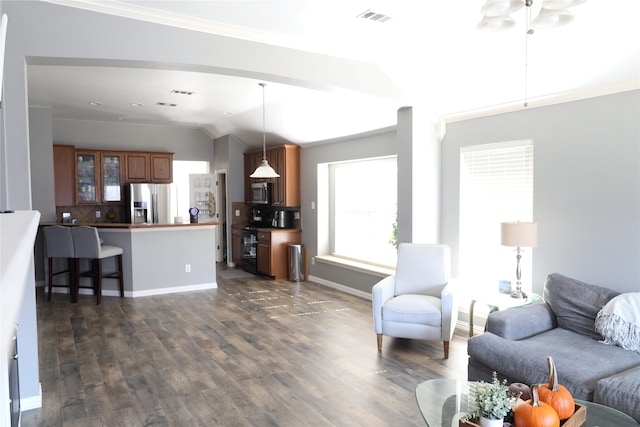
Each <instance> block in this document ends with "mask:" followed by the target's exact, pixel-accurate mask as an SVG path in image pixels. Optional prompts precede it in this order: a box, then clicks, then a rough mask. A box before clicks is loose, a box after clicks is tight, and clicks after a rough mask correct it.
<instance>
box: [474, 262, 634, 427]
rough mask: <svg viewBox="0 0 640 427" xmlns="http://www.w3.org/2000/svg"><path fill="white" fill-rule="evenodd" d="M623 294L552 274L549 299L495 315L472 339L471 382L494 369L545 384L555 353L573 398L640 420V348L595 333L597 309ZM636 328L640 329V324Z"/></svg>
mask: <svg viewBox="0 0 640 427" xmlns="http://www.w3.org/2000/svg"><path fill="white" fill-rule="evenodd" d="M618 295H619V293H618V292H616V291H613V290H611V289H607V288H604V287H599V286H594V285H590V284H587V283H584V282H581V281H579V280H575V279H571V278H568V277H565V276H562V275H560V274H557V273H554V274H550V275H549V276H548V277H547V279H546V281H545V287H544V292H543V297H544V302H542V303H539V304H532V305H527V306H522V307H518V308H513V309H509V310H504V311H498V312H494V313H491V314H490V315H489V317H488V319H487V327H486V332H485V333H483V334H481V335H478V336H475V337H472V338H470V339H469V343H468V354H469V366H468V375H469V380H470V381H478V380H483V381H487V382H489V381H491V378H492V374H493V372H494V371H495V372H496V373H497V374H498V377H499V378H502V379H507V381H508V382H510V383H511V382H520V383H524V384H528V385H531V384H536V383H546V382H548V379H549V368H548V366H547V356H552V357H553V360H554V362H555V365H556V368H557V371H558V379H559V382H560V384H562V385H564V386H565V387H567V388H568V389H569V391H570V392H571V393H572V394H573V396H574V398H576V399H582V400H587V401H593V402H596V403H601V404H603V405H606V406H609V407H612V408H615V409H617V410H619V411H621V412H624V413H626V414H628V415H630V416H631V417H633V418H634V419H635V420H636V421H638V422H640V353H639V352H637V351H632V350H625V349H624V348H622V347H620V346H618V345H612V344H606V343H605V342H603V341H604V339H605V338H603V336H601V335H600V334H599V333H598V332H597V331H596V317H597V316H598V312H600V310H601V309H602V308H603V307H604V306H605V305H607V303H608V302H609V301H611V300H612V299H614V297H616V296H618ZM627 295H632V294H627ZM619 299H620V298H617V300H619ZM612 304H613V303H612ZM610 305H611V304H610ZM636 327H637V329H635V328H636ZM631 328H634V331H636V333H637V331H638V330H640V325H638V324H637V322H636V324H635V325H634V324H633V323H632V324H630V325H629V329H631ZM635 337H636V338H637V335H635ZM625 346H626V345H625ZM637 348H638V347H636V349H637Z"/></svg>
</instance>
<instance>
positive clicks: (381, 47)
mask: <svg viewBox="0 0 640 427" xmlns="http://www.w3.org/2000/svg"><path fill="white" fill-rule="evenodd" d="M45 1H48V2H50V3H56V4H59V5H64V6H69V7H79V8H83V9H89V10H93V11H96V12H100V13H109V14H115V15H121V16H125V17H130V18H135V19H140V20H146V21H150V22H155V23H161V24H166V25H172V26H177V27H182V28H187V29H193V30H196V31H200V32H208V33H213V34H219V35H224V36H229V37H234V38H240V39H245V40H251V41H257V42H261V43H267V44H273V45H276V46H281V47H286V48H291V49H296V50H302V51H309V52H314V53H319V54H323V55H328V56H332V57H338V58H347V59H351V60H355V61H361V62H363V63H368V64H373V65H375V66H376V67H377V68H379V70H380V71H381V72H382V73H384V75H385V76H387V77H388V79H389V80H390V81H391V82H392V83H393V85H395V87H396V88H397V89H398V91H397V94H395V95H393V96H376V95H375V94H372V93H364V92H363V91H362V90H360V89H358V88H360V87H361V85H362V81H363V79H366V76H363V75H359V74H358V73H353V75H349V76H347V77H348V79H347V80H349V79H350V80H351V81H352V82H353V88H354V89H353V90H349V89H348V88H347V89H346V90H342V91H330V92H329V91H324V90H322V89H318V88H309V87H299V86H294V85H289V84H284V83H282V82H268V81H267V82H266V83H267V87H266V92H265V94H266V95H265V96H266V100H267V108H266V129H267V133H268V135H269V138H272V139H273V140H276V141H290V142H294V143H298V144H305V143H311V142H316V141H325V140H332V139H336V138H340V137H344V136H348V135H353V134H358V133H362V132H367V131H371V130H375V129H379V128H385V127H388V126H392V125H394V124H395V121H396V111H397V109H398V108H400V107H402V106H407V105H412V106H420V107H423V108H424V109H425V111H426V112H427V113H426V114H428V115H429V116H430V117H429V119H431V120H433V121H436V120H437V119H438V118H439V117H441V116H454V115H460V114H463V113H467V112H472V111H477V110H481V109H487V108H492V107H496V106H504V105H511V106H515V108H524V107H523V104H524V100H525V96H526V97H527V99H528V100H529V108H533V107H535V106H536V105H541V103H542V102H544V99H546V98H549V97H554V96H557V95H559V94H571V93H573V94H577V93H579V94H581V95H578V96H593V95H597V94H602V93H613V92H616V91H621V90H629V89H636V88H638V87H639V85H640V43H638V40H640V26H638V25H637V22H636V20H637V16H640V2H638V1H637V0H606V1H605V0H589V1H587V2H585V3H583V4H580V5H578V6H575V7H574V8H572V9H571V11H572V12H573V13H574V15H575V20H574V21H573V22H572V23H570V24H569V25H566V26H564V27H559V28H554V29H546V30H542V29H540V30H536V31H535V33H534V34H533V35H530V36H526V35H525V9H524V8H523V9H521V10H519V11H517V12H515V13H514V14H513V17H514V19H515V20H516V23H517V24H516V26H515V27H514V28H512V29H510V30H507V31H503V32H498V33H483V32H479V31H478V30H476V24H477V23H478V22H479V21H480V19H481V18H482V15H481V13H480V8H481V7H482V5H483V4H484V0H440V1H424V0H368V1H365V0H349V1H346V0H342V1H338V0H326V1H321V0H262V1H243V0H235V1H186V0H181V1H171V0H162V1H153V0H144V1H125V0H122V1H93V2H87V1H80V0H45ZM539 3H540V1H539V0H534V5H533V6H532V11H533V15H534V16H535V15H536V14H537V11H538V10H539V9H540V6H539ZM367 10H369V11H373V12H376V13H380V14H383V15H386V16H388V17H390V19H388V20H387V21H386V22H383V23H381V22H376V21H372V20H368V19H364V18H363V17H361V14H362V13H363V12H365V11H367ZM525 52H527V54H526V55H525ZM525 64H526V66H525ZM525 68H526V75H525ZM28 82H29V83H28V84H29V87H28V90H29V104H30V105H37V106H48V107H51V109H52V116H53V117H54V118H61V119H65V118H67V119H83V120H98V121H122V122H127V123H143V124H172V125H181V126H196V127H201V128H203V129H204V130H205V131H206V132H207V133H208V134H209V135H210V136H211V137H219V136H223V135H226V134H233V135H235V136H237V137H238V138H240V139H241V140H243V141H245V142H246V143H247V144H249V145H259V144H260V143H261V141H262V92H261V90H262V89H261V88H260V87H259V86H258V83H259V82H261V80H255V79H251V78H247V77H237V76H230V75H222V74H215V73H212V72H206V71H201V70H195V71H180V70H176V69H171V68H168V67H163V66H160V65H159V66H157V67H136V66H135V65H133V64H109V63H108V62H107V61H104V62H102V63H99V64H97V63H95V62H94V63H91V62H83V61H82V60H75V61H74V62H73V63H65V62H64V61H47V60H40V61H32V62H30V63H29V66H28ZM172 90H176V91H177V92H178V93H172V92H171V91H172ZM180 92H191V94H186V93H180ZM371 92H375V91H371ZM91 102H94V103H98V104H99V105H91V104H90V103H91ZM159 102H160V103H165V104H176V105H175V106H171V105H158V103H159Z"/></svg>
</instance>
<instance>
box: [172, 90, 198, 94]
mask: <svg viewBox="0 0 640 427" xmlns="http://www.w3.org/2000/svg"><path fill="white" fill-rule="evenodd" d="M171 93H175V94H176V95H193V92H192V91H190V90H179V89H173V90H172V91H171Z"/></svg>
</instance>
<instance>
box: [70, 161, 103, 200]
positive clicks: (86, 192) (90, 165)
mask: <svg viewBox="0 0 640 427" xmlns="http://www.w3.org/2000/svg"><path fill="white" fill-rule="evenodd" d="M99 165H100V156H99V155H98V152H97V151H83V150H76V151H75V175H76V183H75V184H76V185H75V188H76V191H75V193H76V204H92V205H95V204H97V203H98V200H100V199H99V197H98V189H99V188H100V177H99V175H98V171H99V170H100V166H99Z"/></svg>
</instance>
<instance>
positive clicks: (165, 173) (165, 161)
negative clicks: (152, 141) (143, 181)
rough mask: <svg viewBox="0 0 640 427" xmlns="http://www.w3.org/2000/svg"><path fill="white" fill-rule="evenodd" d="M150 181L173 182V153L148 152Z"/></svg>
mask: <svg viewBox="0 0 640 427" xmlns="http://www.w3.org/2000/svg"><path fill="white" fill-rule="evenodd" d="M149 157H150V160H151V182H159V183H165V184H166V183H168V184H170V183H172V182H173V153H150V154H149Z"/></svg>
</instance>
